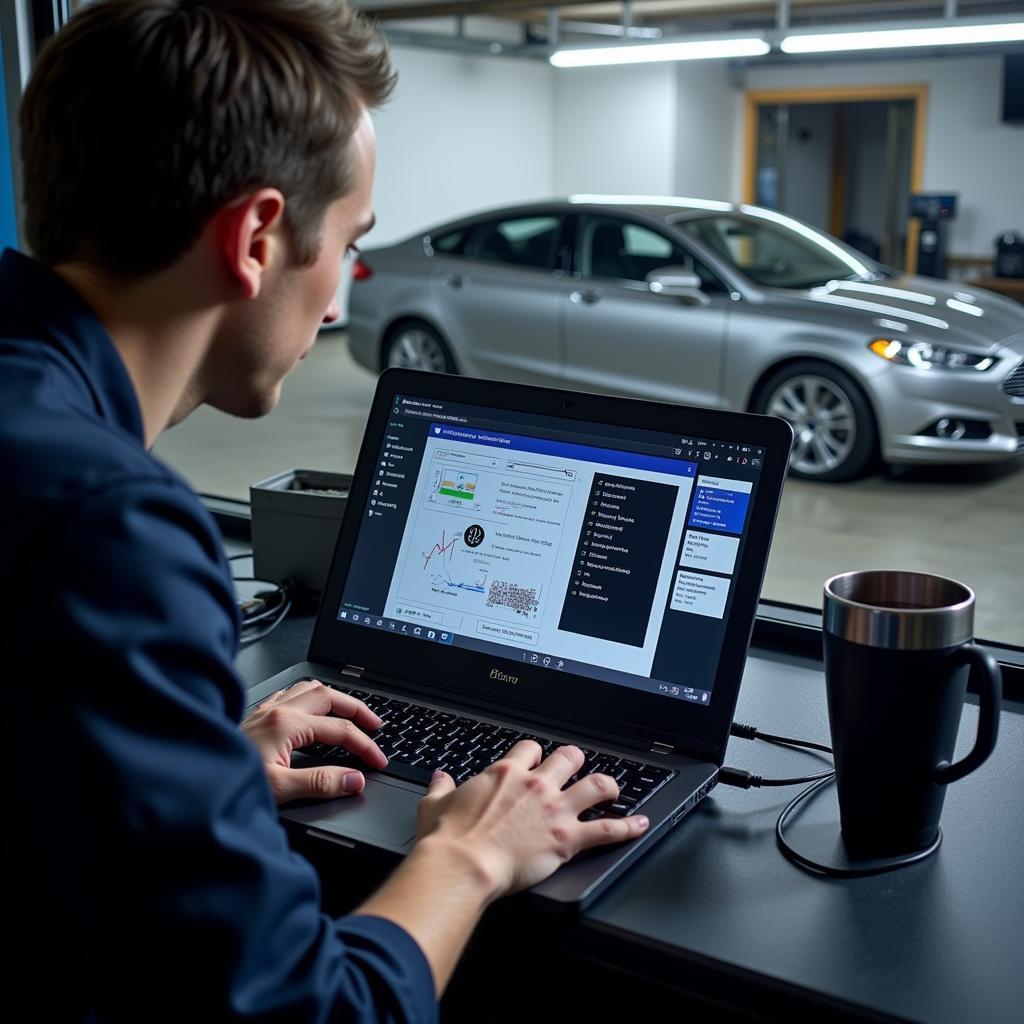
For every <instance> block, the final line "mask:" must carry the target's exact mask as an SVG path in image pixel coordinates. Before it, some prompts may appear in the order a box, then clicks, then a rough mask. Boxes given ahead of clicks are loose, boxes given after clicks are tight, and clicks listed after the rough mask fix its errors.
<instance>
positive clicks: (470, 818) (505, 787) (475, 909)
mask: <svg viewBox="0 0 1024 1024" xmlns="http://www.w3.org/2000/svg"><path fill="white" fill-rule="evenodd" d="M541 758H542V753H541V748H540V745H539V744H537V743H534V742H533V741H532V740H524V741H523V742H522V743H517V744H516V745H515V746H514V747H513V748H512V750H511V751H510V752H509V754H508V756H507V757H505V758H503V759H502V760H501V761H497V762H495V763H494V764H492V765H491V766H490V767H489V768H486V769H485V770H484V771H483V772H482V773H481V774H479V775H477V776H476V777H474V778H472V779H470V780H469V781H468V782H466V783H465V784H463V785H462V786H459V787H458V789H456V788H455V783H454V782H453V781H452V779H451V777H450V776H448V775H445V774H444V773H443V772H438V773H436V775H435V777H434V781H433V782H432V783H431V786H430V789H429V790H428V791H427V795H426V796H425V797H424V798H423V799H422V800H421V801H420V808H419V838H418V841H417V843H416V845H415V846H414V847H413V849H412V851H411V852H410V853H409V856H408V857H406V858H405V860H404V861H403V863H402V864H401V866H400V867H399V868H398V870H397V871H396V872H395V873H394V875H392V876H391V878H390V879H389V880H388V881H387V882H385V883H384V885H383V886H381V888H380V889H379V890H378V891H377V892H376V893H375V894H374V895H373V896H371V897H370V898H369V899H368V900H367V901H366V902H365V903H364V904H363V905H362V906H361V907H360V908H359V909H358V910H357V911H356V912H357V913H360V914H369V915H371V916H375V917H384V918H387V919H388V920H389V921H394V922H395V923H396V924H398V925H400V926H401V927H402V928H404V929H405V930H406V931H407V932H408V933H409V934H410V935H411V936H412V937H413V938H414V939H415V940H416V941H417V942H418V943H419V945H420V948H421V949H422V950H423V952H424V953H425V954H426V957H427V960H428V961H429V962H430V967H431V970H432V971H433V973H434V982H435V985H436V987H437V992H438V995H440V993H441V992H443V991H444V988H445V986H446V985H447V984H448V979H449V978H450V977H451V975H452V972H453V971H454V970H455V964H456V962H457V961H458V958H459V956H460V955H461V953H462V950H463V948H464V947H465V944H466V941H467V939H468V938H469V935H470V932H472V930H473V928H474V927H475V926H476V923H477V921H479V919H480V915H481V914H482V913H483V911H484V909H485V908H486V907H487V905H488V904H489V903H491V902H492V901H493V900H495V899H497V898H498V897H499V896H504V895H506V894H508V893H512V892H516V891H518V890H519V889H525V888H526V887H527V886H530V885H534V884H535V883H537V882H539V881H541V880H542V879H544V878H547V876H548V875H550V874H551V873H552V872H553V871H555V870H556V869H557V868H558V867H559V866H561V865H562V864H564V863H565V862H566V861H567V860H569V859H570V858H571V857H573V856H575V855H576V854H577V853H579V852H580V850H584V849H586V848H587V847H588V846H598V845H601V844H606V843H616V842H621V841H622V840H624V839H633V838H635V837H636V836H639V835H642V834H643V833H644V832H645V831H646V829H647V827H648V824H649V823H648V821H647V819H646V818H645V817H643V816H640V815H635V816H633V817H631V818H622V819H598V820H596V821H586V822H584V821H579V820H578V819H579V815H580V814H581V813H582V812H583V811H585V810H587V809H588V808H589V807H593V806H594V805H595V804H598V803H602V802H603V801H605V800H614V799H615V798H616V797H617V796H618V794H619V787H618V785H617V784H616V782H615V780H614V779H612V778H610V777H609V776H607V775H588V776H587V777H586V778H584V779H580V780H579V781H578V782H576V783H575V784H574V785H572V786H569V788H568V789H564V790H563V789H562V787H563V786H564V785H565V784H566V783H567V782H568V781H569V779H571V778H572V777H573V775H575V774H576V773H577V772H578V771H579V770H580V768H581V767H582V766H583V760H584V758H583V751H582V750H580V749H579V748H578V747H559V748H558V749H557V750H555V751H554V752H553V753H552V754H551V756H550V757H548V758H547V760H545V761H542V760H541Z"/></svg>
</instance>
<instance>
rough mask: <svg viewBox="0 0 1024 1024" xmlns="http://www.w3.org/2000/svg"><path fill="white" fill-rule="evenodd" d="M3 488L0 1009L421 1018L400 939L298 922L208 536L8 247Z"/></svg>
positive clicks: (124, 1016) (301, 885) (231, 606)
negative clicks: (18, 958) (3, 945)
mask: <svg viewBox="0 0 1024 1024" xmlns="http://www.w3.org/2000/svg"><path fill="white" fill-rule="evenodd" d="M0 482H2V483H0V486H2V489H3V490H2V501H0V506H2V511H0V623H2V626H0V631H2V632H0V637H2V643H0V659H2V661H0V664H2V666H3V696H4V710H5V718H6V722H5V730H4V734H5V740H6V743H5V753H6V754H7V756H8V765H10V766H11V769H10V771H9V773H8V781H7V784H6V786H5V789H6V792H7V795H8V799H7V800H6V801H5V807H6V809H7V811H8V821H7V823H6V828H5V830H4V831H5V833H6V835H7V841H8V850H9V854H8V858H7V859H8V864H9V868H8V871H7V872H6V879H5V882H6V885H5V889H6V890H7V892H8V893H10V894H11V895H10V896H9V897H8V899H7V901H6V902H7V907H6V908H5V910H6V913H5V915H4V916H5V924H6V930H7V935H8V940H9V942H12V943H13V944H14V945H15V946H16V947H18V949H19V952H20V953H21V955H23V956H24V957H25V958H26V959H28V960H29V961H31V962H30V963H29V965H28V967H29V968H30V969H31V971H32V974H31V975H29V974H28V973H26V971H25V970H24V969H19V971H18V973H16V974H15V975H14V976H13V977H11V976H10V975H9V977H11V980H10V981H9V982H8V991H7V1001H8V1002H13V1003H17V1004H18V1005H22V1006H25V1007H31V1008H33V1012H32V1016H34V1017H36V1018H40V1019H44V1020H61V1021H63V1020H75V1019H78V1020H83V1019H88V1020H132V1021H143V1020H144V1021H156V1020H164V1019H173V1020H175V1021H178V1022H180V1024H199V1022H206V1021H221V1020H233V1019H238V1018H245V1019H247V1020H248V1019H252V1020H258V1021H289V1022H291V1021H328V1020H331V1021H378V1020H380V1021H406V1020H410V1021H412V1020H415V1021H432V1020H434V1019H436V1016H437V1005H436V1000H435V997H434V985H433V979H432V976H431V972H430V968H429V965H428V963H427V961H426V958H425V957H424V955H423V953H422V951H421V950H420V948H419V947H418V946H417V945H416V943H415V942H414V941H413V940H412V938H411V937H410V936H409V935H408V934H407V933H406V932H405V931H404V930H403V929H401V928H399V927H398V926H397V925H395V924H393V923H391V922H389V921H385V920H383V919H381V918H374V917H367V916H351V917H346V918H342V919H340V920H333V919H331V918H330V917H328V916H327V915H325V914H323V913H321V912H320V889H319V884H318V879H317V876H316V873H315V872H314V871H313V869H312V867H311V866H310V865H309V863H308V862H307V861H305V860H304V859H303V858H302V857H300V856H298V855H297V854H295V853H293V852H292V851H291V850H290V849H289V846H288V843H287V839H286V836H285V834H284V832H283V830H282V828H281V826H280V824H279V822H278V819H277V812H276V808H275V805H274V801H273V798H272V796H271V793H270V788H269V786H268V784H267V781H266V777H265V775H264V772H263V767H262V765H261V763H260V760H259V757H258V755H257V753H256V750H255V747H254V746H253V745H252V744H251V743H250V742H249V740H248V739H247V737H245V735H244V734H243V733H242V732H241V731H240V730H239V728H238V722H239V719H240V717H241V714H242V708H243V689H242V686H241V684H240V682H239V680H238V678H237V676H236V675H235V671H234V668H233V660H234V656H235V653H236V650H237V645H238V628H239V627H238V618H237V613H236V610H235V603H234V599H233V593H232V588H231V582H230V576H229V572H228V567H227V564H226V562H225V560H224V556H223V554H222V552H221V550H220V545H219V542H218V537H217V533H216V529H215V526H214V525H213V523H212V522H211V520H210V519H209V517H208V516H207V514H206V513H205V511H204V509H203V508H202V506H201V505H200V504H199V502H198V500H197V499H196V497H195V495H194V494H193V493H192V491H191V490H190V489H189V488H188V486H187V485H186V484H185V483H184V482H183V481H182V480H181V479H180V478H179V477H178V476H177V475H176V474H175V473H173V472H172V471H171V470H169V469H168V468H167V467H165V466H164V465H162V464H161V463H160V462H158V461H157V460H156V459H155V458H153V456H151V455H150V454H149V453H148V452H147V451H146V450H145V448H144V445H143V431H142V420H141V416H140V412H139V407H138V403H137V401H136V398H135V393H134V390H133V388H132V385H131V382H130V380H129V377H128V374H127V372H126V370H125V368H124V364H123V363H122V361H121V359H120V356H119V355H118V352H117V350H116V349H115V347H114V345H113V343H112V342H111V340H110V337H109V335H108V334H107V333H106V331H105V330H104V328H103V327H102V326H101V324H100V323H99V322H98V320H97V319H96V317H95V316H94V315H93V313H92V312H91V311H90V310H89V308H88V307H87V306H86V304H85V303H84V302H83V301H82V299H81V298H80V297H79V296H78V295H77V293H76V292H75V291H74V290H73V289H72V288H70V287H69V286H68V285H67V284H66V283H64V282H63V281H62V280H60V279H59V278H58V277H57V276H55V275H54V274H52V273H51V272H50V271H48V270H47V269H45V268H44V267H42V266H41V265H39V264H38V263H35V262H34V261H32V260H30V259H28V258H27V257H25V256H22V255H20V254H18V253H14V252H11V251H10V250H8V251H6V252H5V253H4V254H3V257H2V259H0ZM8 966H9V967H10V963H9V964H8ZM39 979H43V981H42V983H41V984H40V981H39Z"/></svg>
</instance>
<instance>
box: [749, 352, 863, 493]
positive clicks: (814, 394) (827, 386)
mask: <svg viewBox="0 0 1024 1024" xmlns="http://www.w3.org/2000/svg"><path fill="white" fill-rule="evenodd" d="M755 408H756V411H757V412H763V413H767V414H768V415H770V416H781V417H782V418H783V419H784V420H788V421H789V423H790V425H791V426H792V427H793V433H794V435H795V437H794V440H793V451H792V453H791V454H790V459H789V468H790V472H791V473H793V474H794V475H795V476H800V477H804V478H806V479H809V480H829V481H839V480H852V479H854V478H855V477H858V476H861V475H862V474H863V473H864V472H865V470H866V469H867V468H868V467H869V466H870V465H871V463H872V462H873V461H874V458H875V449H876V445H877V437H878V432H877V428H876V426H875V418H874V415H873V414H872V412H871V407H870V405H869V404H868V400H867V398H866V397H865V396H864V392H863V391H861V389H860V387H859V386H858V385H857V384H856V382H855V381H854V380H853V379H852V378H851V377H850V376H849V375H848V374H846V373H844V372H843V371H842V370H840V369H839V368H838V367H835V366H831V365H830V364H828V363H823V362H817V361H812V360H808V361H806V362H801V363H793V364H791V365H790V366H786V367H784V368H783V369H781V370H779V371H778V372H777V373H775V374H773V375H772V376H771V377H770V378H769V379H768V380H766V381H765V383H764V385H763V386H762V387H761V389H760V391H759V397H758V401H757V402H756V403H755Z"/></svg>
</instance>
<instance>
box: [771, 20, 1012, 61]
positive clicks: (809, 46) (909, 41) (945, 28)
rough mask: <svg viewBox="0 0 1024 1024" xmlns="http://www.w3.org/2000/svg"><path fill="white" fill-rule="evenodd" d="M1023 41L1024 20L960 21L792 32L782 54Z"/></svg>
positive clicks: (785, 42)
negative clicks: (867, 29) (857, 30)
mask: <svg viewBox="0 0 1024 1024" xmlns="http://www.w3.org/2000/svg"><path fill="white" fill-rule="evenodd" d="M1022 40H1024V21H1017V22H997V23H992V22H986V23H983V24H978V23H977V22H963V23H953V24H949V23H947V24H944V25H931V26H925V27H920V28H910V27H907V28H891V29H872V30H869V31H863V32H823V33H814V34H803V35H791V36H786V38H785V39H783V40H782V49H783V51H784V52H785V53H836V52H838V51H842V50H891V49H901V48H904V47H912V46H958V45H962V44H967V43H1013V42H1020V41H1022Z"/></svg>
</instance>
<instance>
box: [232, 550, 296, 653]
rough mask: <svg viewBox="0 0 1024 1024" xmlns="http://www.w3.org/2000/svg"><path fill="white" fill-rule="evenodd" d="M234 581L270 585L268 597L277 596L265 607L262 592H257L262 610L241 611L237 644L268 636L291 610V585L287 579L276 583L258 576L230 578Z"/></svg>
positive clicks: (240, 556) (252, 641)
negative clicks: (259, 627)
mask: <svg viewBox="0 0 1024 1024" xmlns="http://www.w3.org/2000/svg"><path fill="white" fill-rule="evenodd" d="M234 557H236V558H243V557H251V556H245V555H238V556H234ZM232 579H233V581H234V582H235V583H264V584H266V585H267V586H268V587H272V588H273V589H272V591H271V592H270V595H269V598H270V599H271V600H273V599H274V598H277V601H276V603H274V604H273V605H272V606H271V607H269V608H268V607H266V600H265V598H264V595H263V594H257V595H256V596H257V598H258V599H259V601H260V602H261V604H262V605H263V607H262V610H258V611H256V612H255V613H254V614H246V612H245V611H244V610H243V612H242V635H241V637H240V639H239V644H241V645H245V644H251V643H255V642H256V641H257V640H262V639H263V638H264V637H267V636H269V635H270V634H271V633H273V631H274V630H275V629H277V627H278V626H280V625H281V623H282V622H283V621H284V619H285V616H286V615H287V614H288V613H289V612H290V611H291V608H292V586H291V583H290V582H289V581H288V580H285V582H284V583H278V582H276V581H275V580H266V579H261V578H260V577H258V576H235V577H233V578H232ZM263 623H267V625H264V626H263V628H261V629H257V630H256V631H255V632H247V631H250V630H252V628H253V627H254V626H260V625H261V624H263Z"/></svg>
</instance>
